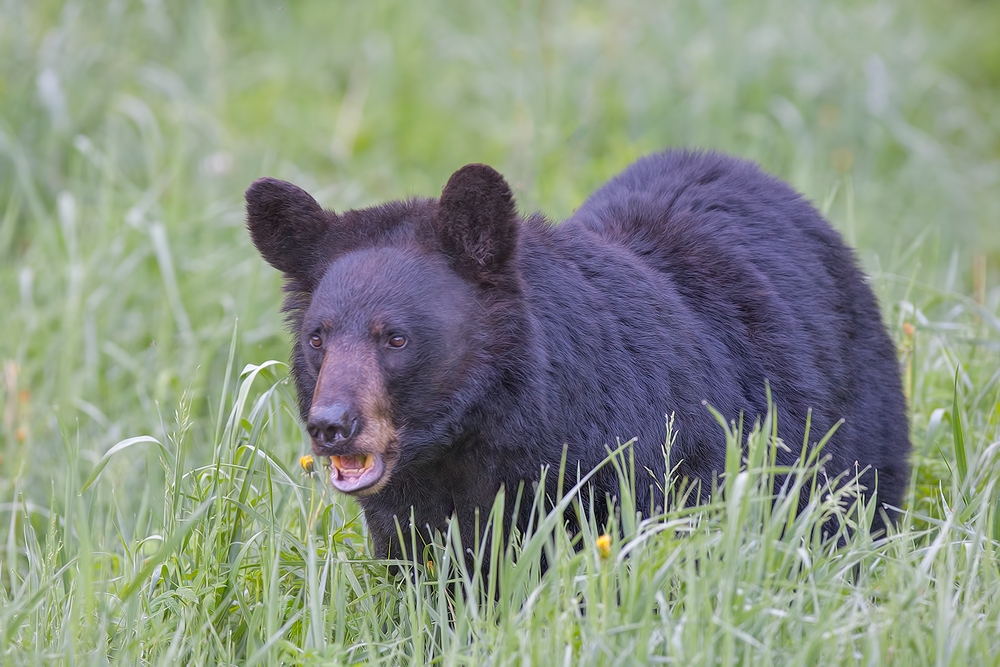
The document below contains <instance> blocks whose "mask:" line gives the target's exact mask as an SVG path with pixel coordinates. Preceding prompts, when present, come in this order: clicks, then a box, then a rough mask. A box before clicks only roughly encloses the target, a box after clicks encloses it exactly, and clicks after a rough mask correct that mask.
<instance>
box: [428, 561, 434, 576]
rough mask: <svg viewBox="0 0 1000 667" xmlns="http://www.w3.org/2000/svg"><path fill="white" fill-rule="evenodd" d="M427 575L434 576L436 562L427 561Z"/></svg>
mask: <svg viewBox="0 0 1000 667" xmlns="http://www.w3.org/2000/svg"><path fill="white" fill-rule="evenodd" d="M427 574H430V575H432V576H433V574H434V561H432V560H429V561H427Z"/></svg>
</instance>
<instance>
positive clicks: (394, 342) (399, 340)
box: [386, 334, 406, 350]
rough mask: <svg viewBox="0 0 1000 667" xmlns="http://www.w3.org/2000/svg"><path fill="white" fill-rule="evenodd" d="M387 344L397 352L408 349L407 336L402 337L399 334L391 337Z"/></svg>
mask: <svg viewBox="0 0 1000 667" xmlns="http://www.w3.org/2000/svg"><path fill="white" fill-rule="evenodd" d="M386 344H387V345H388V346H389V347H391V348H394V349H397V350H398V349H400V348H402V347H406V336H400V335H399V334H396V335H395V336H390V337H389V340H388V341H386Z"/></svg>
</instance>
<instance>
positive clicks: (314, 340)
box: [309, 334, 323, 350]
mask: <svg viewBox="0 0 1000 667" xmlns="http://www.w3.org/2000/svg"><path fill="white" fill-rule="evenodd" d="M309 345H310V346H311V347H313V348H315V349H317V350H318V349H319V348H321V347H323V339H322V338H321V337H320V335H319V334H312V335H311V336H309Z"/></svg>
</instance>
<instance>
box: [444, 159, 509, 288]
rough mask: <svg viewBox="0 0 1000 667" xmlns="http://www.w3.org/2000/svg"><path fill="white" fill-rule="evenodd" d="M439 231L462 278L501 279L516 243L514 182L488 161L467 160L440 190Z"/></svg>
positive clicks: (485, 282) (483, 282)
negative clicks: (512, 186) (479, 162)
mask: <svg viewBox="0 0 1000 667" xmlns="http://www.w3.org/2000/svg"><path fill="white" fill-rule="evenodd" d="M435 222H436V226H437V234H438V238H439V239H440V241H441V245H442V247H443V249H444V251H445V254H446V255H448V257H449V259H450V260H451V265H452V268H454V269H455V271H456V272H457V273H458V274H459V275H460V276H462V277H463V278H465V279H467V280H470V281H472V282H474V283H478V284H481V285H494V284H497V283H498V282H499V281H500V280H502V275H503V274H504V272H505V270H506V268H507V263H508V260H510V258H511V257H512V256H513V254H514V249H515V246H516V244H517V228H518V219H517V208H516V207H515V206H514V195H513V194H512V193H511V191H510V186H508V185H507V181H505V180H504V178H503V176H501V175H500V174H499V173H498V172H497V171H496V170H494V169H493V168H492V167H489V166H487V165H485V164H467V165H465V166H464V167H462V168H461V169H459V170H458V171H456V172H455V173H454V174H452V175H451V178H450V179H448V184H447V185H445V186H444V190H442V191H441V202H440V205H439V206H438V212H437V218H436V221H435Z"/></svg>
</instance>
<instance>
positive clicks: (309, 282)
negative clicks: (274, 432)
mask: <svg viewBox="0 0 1000 667" xmlns="http://www.w3.org/2000/svg"><path fill="white" fill-rule="evenodd" d="M246 201H247V225H248V227H249V230H250V234H251V236H252V238H253V242H254V244H255V245H256V247H257V248H258V250H259V251H260V253H261V255H263V257H264V259H265V260H267V261H268V262H269V263H270V264H271V265H272V266H274V267H275V268H277V269H278V270H280V271H282V272H283V273H284V276H285V290H286V293H287V296H286V300H285V304H284V309H285V311H287V313H288V314H289V323H290V327H291V330H292V332H293V334H294V336H295V343H294V348H293V352H292V374H293V376H294V379H295V382H296V385H297V390H298V397H299V402H300V408H301V413H302V419H303V420H304V421H305V423H306V428H307V431H308V432H309V435H310V436H311V438H312V447H313V450H314V451H315V453H316V454H317V455H319V456H324V457H329V458H330V461H331V464H332V467H331V476H330V481H331V483H332V484H333V486H334V487H335V488H336V489H338V490H340V491H343V492H344V493H349V494H353V495H355V496H357V497H358V499H359V501H360V503H361V505H362V507H363V509H364V512H365V517H366V521H367V524H368V527H369V530H370V533H371V535H372V538H373V541H374V547H375V553H376V554H378V555H380V556H387V555H393V556H398V555H400V553H401V551H400V549H399V547H398V545H396V535H397V527H396V522H397V521H398V522H399V523H400V525H401V526H402V527H403V529H404V531H406V530H408V528H407V527H408V525H409V521H410V517H411V511H412V516H413V519H414V521H415V524H416V525H415V528H416V529H417V530H418V531H420V532H421V533H423V534H424V535H427V534H428V531H432V530H436V529H441V528H442V527H443V526H445V525H446V522H447V521H448V519H449V517H450V516H451V515H452V514H455V515H457V517H458V520H459V525H460V526H462V530H463V533H464V532H465V531H466V530H470V529H471V526H472V525H473V523H474V521H475V514H476V510H477V508H480V509H483V510H484V511H485V510H486V509H488V508H489V507H491V506H492V504H493V501H494V498H495V496H496V494H497V491H498V490H499V489H500V488H501V487H505V488H506V489H507V490H508V496H513V495H514V493H512V492H513V491H515V490H517V489H518V487H519V485H521V484H525V485H526V486H527V488H528V489H529V494H530V488H531V483H532V482H533V481H537V480H538V479H539V477H540V475H541V469H542V467H543V466H549V467H550V469H551V470H558V469H559V465H560V460H561V457H562V456H563V451H564V447H565V449H566V454H565V455H566V462H567V469H568V470H574V471H575V470H577V469H579V470H582V471H587V470H590V469H592V468H593V467H595V466H596V465H597V464H598V463H599V462H600V461H602V460H603V459H604V458H605V456H606V455H607V446H609V445H610V446H614V444H615V443H616V441H617V440H619V439H620V440H621V441H622V442H624V441H625V440H627V439H630V438H635V439H636V441H635V444H634V446H633V449H634V451H633V455H634V461H635V470H637V471H646V470H648V471H650V472H651V473H652V474H653V476H654V478H653V479H650V480H648V482H649V483H648V484H646V483H642V481H641V480H640V483H638V484H636V487H637V489H636V493H637V496H638V497H637V499H636V501H637V507H640V508H642V507H647V508H648V507H651V506H653V505H656V504H659V503H661V502H662V499H657V498H655V497H651V494H656V493H657V490H656V489H658V488H660V489H662V486H663V479H664V474H665V467H666V459H665V456H664V439H665V435H666V424H665V418H666V415H669V414H674V415H675V419H676V422H675V428H676V441H675V443H674V445H673V447H672V450H671V452H672V453H671V467H674V466H676V469H677V473H678V474H679V475H682V476H685V477H687V478H688V479H690V480H699V481H701V482H702V485H703V488H705V487H706V486H707V487H710V486H711V484H712V480H713V476H714V475H717V474H718V473H719V472H720V471H721V470H722V469H723V468H724V459H725V444H724V438H723V437H722V432H721V429H720V428H719V425H718V424H717V422H716V421H715V420H714V418H713V417H712V415H711V414H710V412H709V410H708V409H706V407H705V403H706V402H707V403H708V404H710V405H711V406H714V407H715V408H716V409H717V410H718V411H719V412H721V414H723V415H724V416H725V417H726V418H727V419H738V418H739V417H740V415H743V417H744V422H745V423H746V422H749V423H753V421H754V420H755V419H757V418H758V417H759V416H761V415H763V414H764V413H765V412H766V410H767V404H766V403H767V399H766V391H765V386H766V383H769V386H770V388H771V392H772V394H773V396H774V397H775V404H776V410H777V413H778V427H779V435H780V436H781V437H782V439H783V440H784V441H785V442H787V443H802V442H803V436H804V433H805V423H806V419H807V414H808V411H810V410H811V411H812V416H811V433H813V434H816V438H817V439H818V438H819V437H821V436H822V435H823V434H825V433H826V432H827V431H828V430H829V429H830V428H831V427H833V426H834V425H835V424H836V423H837V422H838V421H839V420H844V421H843V423H842V424H841V425H840V427H839V429H838V430H837V431H836V432H835V434H834V436H833V437H832V439H831V440H830V442H828V443H827V445H826V446H825V448H824V450H823V451H822V454H823V456H824V457H825V463H824V470H825V472H826V473H827V474H828V475H829V477H831V478H834V477H836V476H838V475H840V474H841V473H844V472H847V471H850V472H851V473H852V474H853V472H854V471H855V470H857V469H862V470H863V469H865V468H867V469H868V472H866V473H865V474H864V476H863V478H862V484H863V485H864V487H865V488H867V489H869V490H870V491H871V492H874V490H875V489H876V488H877V495H878V498H877V500H878V502H879V506H883V505H886V504H888V505H894V506H899V504H900V502H901V500H902V494H903V491H904V488H905V486H906V483H907V479H908V465H907V455H908V452H909V449H910V443H909V439H908V426H907V419H906V412H905V404H904V398H903V393H902V388H901V383H900V377H899V369H898V363H897V360H896V354H895V350H894V348H893V345H892V342H891V340H890V338H889V336H888V335H887V333H886V331H885V328H884V326H883V324H882V320H881V316H880V313H879V310H878V306H877V304H876V300H875V298H874V295H873V294H872V291H871V289H870V288H869V287H868V286H867V285H866V284H865V280H864V278H863V276H862V274H861V272H860V271H859V269H858V267H857V264H856V262H855V259H854V256H853V254H852V252H851V251H850V250H849V249H848V248H847V247H846V246H845V245H844V243H843V242H842V240H841V238H840V236H839V235H838V234H837V233H836V232H835V231H834V230H833V229H832V228H831V227H830V226H829V224H828V223H827V222H826V221H825V220H824V219H823V217H822V216H821V215H820V214H819V213H818V212H817V211H816V210H815V209H814V208H813V207H812V206H811V205H810V204H809V203H808V202H806V201H805V200H804V199H803V198H802V197H800V196H799V195H798V194H796V193H795V192H794V191H793V190H792V189H791V188H790V187H789V186H788V185H786V184H785V183H783V182H781V181H779V180H777V179H775V178H773V177H771V176H768V175H766V174H765V173H763V172H762V171H761V170H760V169H759V168H758V167H757V166H756V165H754V164H753V163H750V162H746V161H743V160H739V159H735V158H732V157H728V156H725V155H721V154H717V153H704V152H689V151H668V152H665V153H661V154H656V155H652V156H649V157H646V158H644V159H641V160H639V161H638V162H636V163H634V164H633V165H631V166H630V167H628V168H627V169H626V170H625V171H624V172H623V173H621V174H620V175H619V176H617V177H615V178H614V179H612V180H611V181H610V182H609V183H607V184H606V185H604V186H603V187H602V188H601V189H599V190H598V191H597V192H596V193H595V194H594V195H592V196H591V197H590V198H589V199H588V200H587V201H585V202H584V203H583V205H582V206H581V207H580V208H579V210H577V211H576V212H575V213H574V214H573V216H572V217H571V218H570V219H568V220H566V221H565V222H563V223H561V224H556V225H554V224H551V223H549V222H548V221H547V220H546V219H545V218H543V217H542V216H541V215H532V216H529V217H521V216H519V215H518V212H517V209H516V206H515V203H514V199H513V196H512V193H511V190H510V188H509V187H508V185H507V183H506V181H505V180H504V178H503V177H502V176H501V175H500V174H499V173H497V172H496V171H494V170H493V169H491V168H490V167H488V166H485V165H479V164H472V165H468V166H465V167H463V168H461V169H459V170H458V171H457V172H455V173H454V174H453V175H452V177H451V178H450V180H449V181H448V183H447V185H445V187H444V189H443V191H442V193H441V197H440V199H411V200H407V201H399V202H391V203H388V204H383V205H380V206H375V207H372V208H367V209H363V210H355V211H347V212H346V213H343V214H340V215H337V214H336V213H334V212H333V211H325V210H323V209H322V208H321V207H320V206H319V205H318V204H317V203H316V201H315V200H314V199H313V198H312V197H311V196H310V195H309V194H307V193H306V192H305V191H303V190H301V189H300V188H298V187H296V186H294V185H292V184H290V183H286V182H283V181H279V180H275V179H270V178H264V179H260V180H258V181H256V182H255V183H254V184H253V185H251V186H250V188H249V189H248V190H247V192H246ZM797 449H798V448H797V447H791V448H790V450H792V451H789V452H779V463H782V462H784V463H791V462H792V461H793V460H794V459H795V458H797V457H798V455H799V452H798V451H797ZM782 457H784V460H783V459H782ZM643 474H645V473H643ZM876 476H877V486H876ZM656 478H658V479H656ZM590 484H591V487H590V490H591V491H593V492H594V493H593V496H592V497H594V498H604V497H605V494H611V495H612V496H614V495H617V494H618V493H619V481H618V476H617V473H616V472H615V471H614V470H613V468H612V467H611V466H607V467H605V468H603V469H602V470H600V471H599V472H598V473H597V474H596V475H595V476H594V477H593V478H592V480H591V482H590ZM661 493H662V492H661ZM595 505H599V506H598V507H594V508H593V511H594V512H595V515H596V517H597V519H598V521H602V520H604V519H606V518H607V505H606V503H595ZM525 519H526V517H524V516H521V517H510V519H509V520H511V521H515V522H518V521H520V522H523V521H524V520H525ZM880 527H882V523H881V519H876V528H880Z"/></svg>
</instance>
